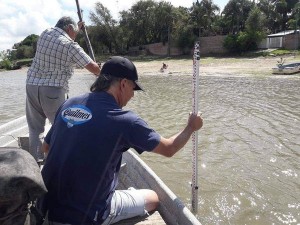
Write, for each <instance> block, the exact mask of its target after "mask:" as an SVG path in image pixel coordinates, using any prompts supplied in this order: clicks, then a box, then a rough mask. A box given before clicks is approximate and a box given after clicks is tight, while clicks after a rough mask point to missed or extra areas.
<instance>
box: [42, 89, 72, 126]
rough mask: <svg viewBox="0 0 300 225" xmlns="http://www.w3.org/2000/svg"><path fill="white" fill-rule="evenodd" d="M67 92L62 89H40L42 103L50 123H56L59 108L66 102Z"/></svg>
mask: <svg viewBox="0 0 300 225" xmlns="http://www.w3.org/2000/svg"><path fill="white" fill-rule="evenodd" d="M65 95H66V90H65V89H63V88H62V87H47V86H45V87H40V103H41V107H42V109H43V112H44V113H45V115H46V117H47V118H48V119H49V121H50V123H51V124H53V123H54V119H55V115H56V112H57V110H58V108H59V107H60V106H61V105H62V104H63V103H64V101H65Z"/></svg>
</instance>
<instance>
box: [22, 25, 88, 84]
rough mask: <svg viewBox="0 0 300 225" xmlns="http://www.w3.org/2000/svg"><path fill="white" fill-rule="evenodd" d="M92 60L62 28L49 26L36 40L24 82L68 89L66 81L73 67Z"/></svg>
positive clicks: (83, 65)
mask: <svg viewBox="0 0 300 225" xmlns="http://www.w3.org/2000/svg"><path fill="white" fill-rule="evenodd" d="M92 61H93V60H92V59H91V58H90V57H89V56H88V55H87V54H86V53H85V52H84V50H83V49H82V48H81V47H80V46H79V45H78V43H77V42H74V41H73V40H72V39H71V38H70V37H69V35H68V34H67V33H66V32H65V31H64V30H62V29H60V28H58V27H54V28H50V29H47V30H45V31H44V32H43V33H42V34H41V36H40V38H39V40H38V43H37V50H36V53H35V57H34V59H33V62H32V65H31V67H30V68H29V70H28V72H27V80H26V83H27V84H30V85H39V86H54V87H63V88H64V89H66V90H68V89H69V86H68V83H69V82H68V81H69V79H70V78H71V76H72V75H73V70H74V67H75V66H79V67H81V68H83V67H85V66H86V65H87V64H89V63H90V62H92Z"/></svg>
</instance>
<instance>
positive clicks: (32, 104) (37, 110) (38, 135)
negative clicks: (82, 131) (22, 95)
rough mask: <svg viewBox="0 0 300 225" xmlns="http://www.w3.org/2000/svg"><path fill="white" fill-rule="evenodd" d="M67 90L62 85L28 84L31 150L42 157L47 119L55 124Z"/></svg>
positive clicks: (39, 157) (33, 153) (27, 104)
mask: <svg viewBox="0 0 300 225" xmlns="http://www.w3.org/2000/svg"><path fill="white" fill-rule="evenodd" d="M65 96H66V90H65V89H64V88H62V87H49V86H37V85H26V119H27V123H28V129H29V152H30V154H31V155H32V156H33V157H34V158H35V159H36V160H38V159H42V158H44V157H43V153H42V152H41V146H42V141H43V138H44V136H43V135H44V130H45V123H46V119H47V118H48V119H49V121H50V123H51V124H53V122H54V119H55V115H56V112H57V110H58V108H59V107H60V106H61V104H62V103H63V102H64V101H65Z"/></svg>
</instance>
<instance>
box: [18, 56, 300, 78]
mask: <svg viewBox="0 0 300 225" xmlns="http://www.w3.org/2000/svg"><path fill="white" fill-rule="evenodd" d="M282 58H283V59H284V60H285V64H287V63H294V62H299V61H300V57H299V56H296V57H294V56H283V57H282ZM278 61H280V57H279V56H276V57H270V56H268V57H254V58H241V57H239V58H234V57H226V58H214V57H203V58H201V59H200V74H202V75H216V74H218V75H230V76H235V75H236V76H253V75H254V76H268V75H272V68H273V67H276V66H277V63H278ZM133 62H134V64H135V65H136V67H137V70H138V73H139V75H140V76H143V75H157V74H161V75H188V74H192V68H193V59H192V56H191V59H187V58H186V59H168V58H166V59H155V60H145V61H140V60H139V61H135V60H133ZM163 63H166V64H167V65H168V68H167V69H166V70H165V71H164V72H161V71H160V68H161V67H162V64H163ZM27 69H28V68H27V67H23V68H22V69H21V70H27ZM76 73H87V72H86V70H85V69H76V70H75V74H76Z"/></svg>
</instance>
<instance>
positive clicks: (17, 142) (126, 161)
mask: <svg viewBox="0 0 300 225" xmlns="http://www.w3.org/2000/svg"><path fill="white" fill-rule="evenodd" d="M26 135H27V136H26ZM24 136H25V137H24ZM17 146H19V147H20V148H22V149H28V127H27V122H26V118H25V116H23V117H20V118H18V119H16V120H13V121H10V122H8V123H6V124H3V125H1V126H0V151H1V149H5V148H7V147H17ZM20 151H22V150H21V149H20ZM174 176H176V175H175V174H174ZM128 187H134V188H137V189H139V188H149V189H152V190H154V191H156V193H157V194H158V196H159V199H160V204H159V207H158V209H157V211H155V212H152V213H151V214H150V215H149V216H145V217H135V218H132V219H127V220H123V221H120V222H118V223H116V225H133V224H139V225H143V224H144V225H146V224H156V225H166V224H168V225H173V224H174V225H178V224H180V225H181V224H182V225H183V224H184V225H201V223H200V222H199V220H198V219H197V218H196V217H195V216H194V215H193V214H192V212H191V211H190V210H189V209H188V208H187V207H186V206H185V205H184V203H183V202H182V201H181V200H180V199H179V198H178V197H177V196H176V195H175V194H174V193H173V192H172V191H171V190H170V189H169V188H168V187H167V186H166V185H165V184H164V183H163V181H162V180H161V179H160V178H159V177H158V176H157V175H156V174H155V173H154V172H153V171H152V170H151V169H150V168H149V166H147V164H146V163H145V162H144V161H142V160H141V159H140V158H139V157H138V156H137V155H136V154H134V153H133V151H131V150H129V151H127V152H125V153H124V154H123V160H122V167H121V170H120V174H119V187H118V188H120V189H127V188H128ZM44 225H48V223H47V221H46V222H45V223H44Z"/></svg>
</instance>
